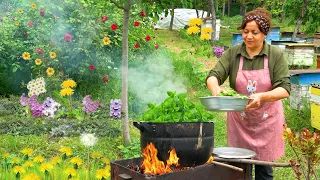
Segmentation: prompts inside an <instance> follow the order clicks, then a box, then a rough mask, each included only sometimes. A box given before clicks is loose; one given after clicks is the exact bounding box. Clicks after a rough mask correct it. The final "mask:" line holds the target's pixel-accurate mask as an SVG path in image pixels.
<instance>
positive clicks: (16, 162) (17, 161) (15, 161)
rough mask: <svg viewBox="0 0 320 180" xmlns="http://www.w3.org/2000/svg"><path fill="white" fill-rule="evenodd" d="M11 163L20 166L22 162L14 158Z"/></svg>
mask: <svg viewBox="0 0 320 180" xmlns="http://www.w3.org/2000/svg"><path fill="white" fill-rule="evenodd" d="M11 162H12V163H13V164H19V163H20V162H21V160H20V158H18V157H14V158H12V160H11Z"/></svg>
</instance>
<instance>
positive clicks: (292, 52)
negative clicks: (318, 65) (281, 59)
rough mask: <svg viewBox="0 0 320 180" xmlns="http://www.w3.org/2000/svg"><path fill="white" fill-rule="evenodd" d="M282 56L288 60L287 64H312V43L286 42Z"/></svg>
mask: <svg viewBox="0 0 320 180" xmlns="http://www.w3.org/2000/svg"><path fill="white" fill-rule="evenodd" d="M284 56H285V58H286V59H287V61H288V65H291V66H312V64H313V57H314V44H301V43H296V44H293V43H290V44H286V45H285V50H284Z"/></svg>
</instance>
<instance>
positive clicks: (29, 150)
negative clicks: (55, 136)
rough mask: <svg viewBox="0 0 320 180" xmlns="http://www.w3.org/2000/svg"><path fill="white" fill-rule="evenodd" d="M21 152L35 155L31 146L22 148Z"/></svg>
mask: <svg viewBox="0 0 320 180" xmlns="http://www.w3.org/2000/svg"><path fill="white" fill-rule="evenodd" d="M21 152H22V154H23V155H26V156H29V157H30V156H32V155H33V150H32V149H31V148H24V149H22V150H21Z"/></svg>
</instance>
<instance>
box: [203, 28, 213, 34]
mask: <svg viewBox="0 0 320 180" xmlns="http://www.w3.org/2000/svg"><path fill="white" fill-rule="evenodd" d="M201 31H202V32H203V33H211V32H212V28H211V27H204V28H202V30H201Z"/></svg>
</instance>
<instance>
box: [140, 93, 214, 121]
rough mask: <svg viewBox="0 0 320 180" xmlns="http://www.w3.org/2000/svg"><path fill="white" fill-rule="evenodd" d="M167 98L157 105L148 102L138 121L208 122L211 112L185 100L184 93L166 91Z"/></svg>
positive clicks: (210, 119) (210, 118)
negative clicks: (146, 109)
mask: <svg viewBox="0 0 320 180" xmlns="http://www.w3.org/2000/svg"><path fill="white" fill-rule="evenodd" d="M167 94H168V96H169V97H168V98H167V99H165V100H164V101H163V102H162V103H161V104H160V105H159V106H157V105H156V104H148V107H149V110H148V111H146V112H145V113H144V114H143V115H142V117H141V118H140V121H147V122H209V121H212V118H213V116H212V114H210V113H208V112H206V111H205V110H204V108H203V106H200V105H196V104H194V103H192V102H190V101H188V100H186V98H187V95H186V94H177V93H176V92H167Z"/></svg>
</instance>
